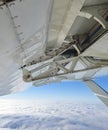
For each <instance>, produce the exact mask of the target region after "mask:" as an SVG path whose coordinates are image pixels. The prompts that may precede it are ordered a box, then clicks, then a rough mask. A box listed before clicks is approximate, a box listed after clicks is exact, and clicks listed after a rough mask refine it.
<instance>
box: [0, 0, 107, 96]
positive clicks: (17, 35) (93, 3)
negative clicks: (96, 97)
mask: <svg viewBox="0 0 108 130" xmlns="http://www.w3.org/2000/svg"><path fill="white" fill-rule="evenodd" d="M107 41H108V1H107V0H0V95H6V94H9V93H13V92H17V91H21V90H23V89H25V88H27V87H29V86H30V84H29V83H33V85H34V86H41V85H43V84H48V83H52V82H60V81H65V80H82V81H84V82H85V83H86V84H92V85H94V84H93V83H92V79H93V78H94V77H98V76H103V75H108V44H107ZM87 81H90V82H89V83H88V82H87ZM88 86H89V85H88ZM94 86H95V85H94Z"/></svg>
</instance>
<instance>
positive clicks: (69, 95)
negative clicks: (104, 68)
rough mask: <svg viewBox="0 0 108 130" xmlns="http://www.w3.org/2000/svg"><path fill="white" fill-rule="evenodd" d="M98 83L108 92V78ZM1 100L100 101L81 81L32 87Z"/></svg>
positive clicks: (101, 79)
mask: <svg viewBox="0 0 108 130" xmlns="http://www.w3.org/2000/svg"><path fill="white" fill-rule="evenodd" d="M95 81H96V83H98V84H99V85H100V86H102V87H103V88H104V89H105V90H106V91H108V86H107V84H108V76H103V77H100V78H97V79H95ZM0 99H18V100H20V99H21V100H47V101H53V100H54V101H60V100H63V101H84V102H99V103H100V100H99V99H98V98H97V97H96V96H95V95H94V94H93V93H92V92H91V90H90V89H89V88H88V87H87V86H86V85H85V84H84V83H83V82H81V81H66V82H60V83H52V84H48V85H43V86H40V87H35V86H30V88H29V89H27V90H25V91H23V92H18V93H15V94H10V95H6V96H2V97H0Z"/></svg>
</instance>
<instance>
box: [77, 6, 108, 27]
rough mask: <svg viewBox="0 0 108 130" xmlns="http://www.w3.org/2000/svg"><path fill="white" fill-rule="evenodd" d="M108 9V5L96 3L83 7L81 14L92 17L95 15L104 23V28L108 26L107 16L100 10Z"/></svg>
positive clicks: (97, 19) (99, 21) (98, 20)
mask: <svg viewBox="0 0 108 130" xmlns="http://www.w3.org/2000/svg"><path fill="white" fill-rule="evenodd" d="M105 9H108V5H95V6H88V7H84V8H82V9H81V11H80V13H79V16H82V17H85V18H87V19H90V18H91V17H93V18H94V19H95V20H96V21H97V22H98V23H99V24H101V25H102V27H103V28H104V29H107V28H108V22H107V21H106V20H105V18H104V17H103V16H102V15H101V14H100V13H99V11H100V10H105Z"/></svg>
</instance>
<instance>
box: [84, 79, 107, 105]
mask: <svg viewBox="0 0 108 130" xmlns="http://www.w3.org/2000/svg"><path fill="white" fill-rule="evenodd" d="M83 82H84V83H85V84H86V85H87V86H88V87H89V88H90V89H91V90H92V91H93V92H94V94H95V95H96V96H97V97H98V98H99V99H100V100H101V101H102V102H103V103H104V104H105V105H106V106H108V92H107V91H105V90H104V89H103V88H102V87H100V86H99V85H98V84H97V83H95V82H94V81H93V80H84V81H83Z"/></svg>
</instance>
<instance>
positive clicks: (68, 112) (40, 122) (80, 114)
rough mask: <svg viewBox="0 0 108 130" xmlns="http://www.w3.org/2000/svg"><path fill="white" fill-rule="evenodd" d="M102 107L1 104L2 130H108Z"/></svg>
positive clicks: (63, 104) (82, 104)
mask: <svg viewBox="0 0 108 130" xmlns="http://www.w3.org/2000/svg"><path fill="white" fill-rule="evenodd" d="M107 123H108V108H107V107H105V106H102V105H100V104H87V103H72V102H70V103H69V102H55V103H42V102H41V103H39V102H37V101H29V102H27V101H16V100H0V130H107V129H108V127H107Z"/></svg>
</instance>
